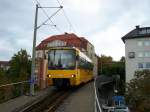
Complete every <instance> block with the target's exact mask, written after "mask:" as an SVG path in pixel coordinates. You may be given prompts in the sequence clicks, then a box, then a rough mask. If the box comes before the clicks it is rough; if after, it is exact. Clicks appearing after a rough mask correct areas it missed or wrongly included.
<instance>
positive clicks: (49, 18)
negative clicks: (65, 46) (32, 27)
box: [35, 0, 62, 33]
mask: <svg viewBox="0 0 150 112" xmlns="http://www.w3.org/2000/svg"><path fill="white" fill-rule="evenodd" d="M35 1H36V3H37V4H38V5H39V6H40V8H41V9H42V11H43V13H44V14H45V15H46V16H47V18H48V19H47V20H46V21H45V22H47V21H48V20H49V21H50V22H51V23H52V24H53V26H54V27H55V28H56V30H57V31H58V32H59V33H61V32H62V31H61V29H60V28H58V26H57V25H56V24H55V23H54V22H53V21H52V20H51V18H52V17H53V16H54V15H56V13H54V14H53V15H52V16H49V15H48V14H47V12H46V11H45V10H44V8H43V7H42V6H41V4H40V2H39V1H38V0H35ZM60 9H61V8H60ZM56 12H58V11H56ZM41 25H44V22H43V23H42V24H41Z"/></svg>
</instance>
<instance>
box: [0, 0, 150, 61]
mask: <svg viewBox="0 0 150 112" xmlns="http://www.w3.org/2000/svg"><path fill="white" fill-rule="evenodd" d="M38 1H39V2H40V3H41V6H43V7H46V6H48V7H58V6H59V4H58V2H57V0H38ZM59 2H60V4H62V6H63V9H64V11H65V14H66V15H67V17H68V18H69V21H70V23H71V25H70V24H69V23H68V21H67V19H66V18H65V16H64V13H63V11H62V10H60V11H59V12H58V13H57V15H55V16H54V17H52V21H53V23H54V24H52V23H51V22H50V21H48V22H47V23H46V24H47V25H43V26H42V27H40V28H39V29H38V30H37V45H38V44H39V43H40V42H41V41H42V40H43V39H45V38H47V37H49V36H51V35H56V34H63V33H64V32H68V33H75V34H76V35H78V36H80V37H85V38H86V39H88V40H89V41H90V42H91V43H92V44H93V45H94V46H95V51H96V54H97V55H99V56H100V55H102V54H104V55H107V56H112V57H113V59H114V60H119V59H120V58H121V56H124V52H125V48H124V47H125V45H124V43H123V42H122V40H121V37H123V36H124V35H125V34H127V33H128V32H129V31H131V30H133V29H134V28H135V26H136V25H140V27H146V26H150V14H149V12H150V0H59ZM35 4H36V0H0V60H10V59H11V57H12V56H13V55H14V53H17V52H18V51H19V50H20V49H21V48H22V49H26V50H27V51H28V53H29V54H30V55H31V52H32V41H33V28H34V18H35ZM57 10H58V9H57V8H49V9H45V11H46V12H47V14H48V15H49V16H50V15H52V14H53V13H54V12H56V11H57ZM46 19H47V16H45V14H44V13H43V12H42V10H41V9H39V12H38V26H39V25H41V24H42V23H43V21H45V20H46ZM54 25H56V26H57V29H56V28H55V27H54Z"/></svg>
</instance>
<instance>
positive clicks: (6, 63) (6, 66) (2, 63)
mask: <svg viewBox="0 0 150 112" xmlns="http://www.w3.org/2000/svg"><path fill="white" fill-rule="evenodd" d="M0 68H2V69H4V70H8V69H9V68H10V62H9V61H0Z"/></svg>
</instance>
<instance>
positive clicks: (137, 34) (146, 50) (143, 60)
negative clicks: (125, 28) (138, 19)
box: [122, 26, 150, 82]
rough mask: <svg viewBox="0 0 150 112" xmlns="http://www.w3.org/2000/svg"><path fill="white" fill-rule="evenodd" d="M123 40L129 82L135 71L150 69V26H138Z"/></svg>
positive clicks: (127, 80)
mask: <svg viewBox="0 0 150 112" xmlns="http://www.w3.org/2000/svg"><path fill="white" fill-rule="evenodd" d="M122 40H123V42H124V43H125V57H126V82H129V81H130V80H131V79H133V78H134V73H135V71H138V70H143V69H150V27H142V28H140V27H139V26H136V28H135V29H134V30H132V31H131V32H129V33H128V34H127V35H125V36H124V37H122Z"/></svg>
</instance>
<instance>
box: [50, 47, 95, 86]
mask: <svg viewBox="0 0 150 112" xmlns="http://www.w3.org/2000/svg"><path fill="white" fill-rule="evenodd" d="M47 78H48V79H50V80H52V85H54V86H56V87H58V88H62V87H68V86H77V85H80V84H81V83H86V82H88V81H90V80H92V78H93V63H92V60H91V59H90V58H88V57H87V56H86V55H85V54H84V53H82V52H81V51H80V50H79V49H77V48H74V47H54V48H50V49H49V51H48V70H47Z"/></svg>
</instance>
